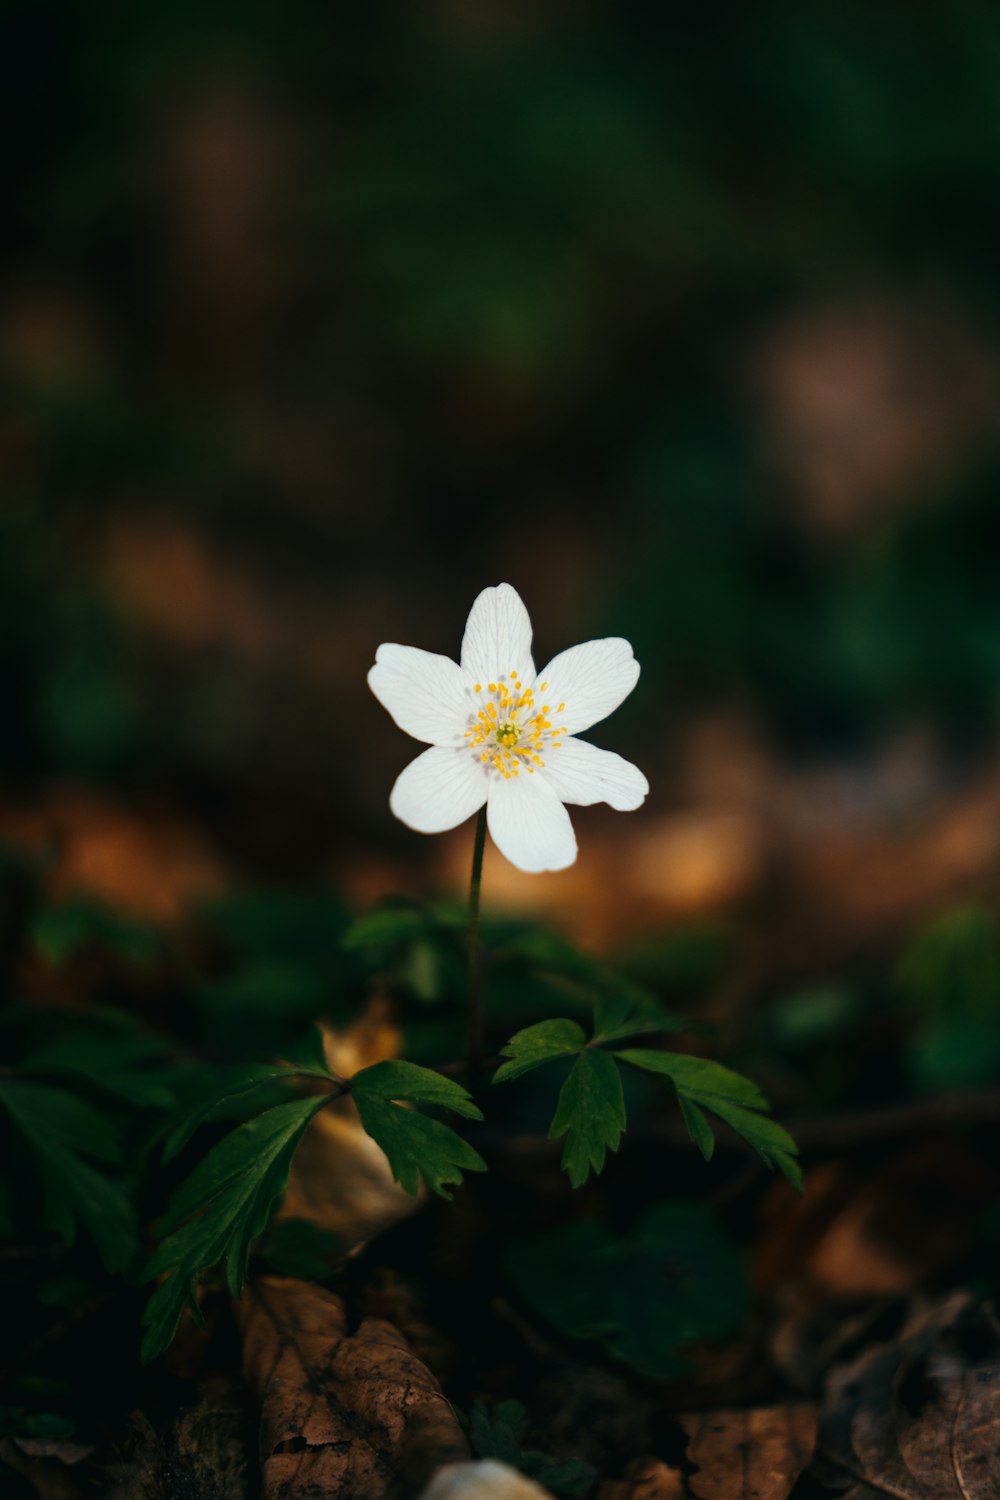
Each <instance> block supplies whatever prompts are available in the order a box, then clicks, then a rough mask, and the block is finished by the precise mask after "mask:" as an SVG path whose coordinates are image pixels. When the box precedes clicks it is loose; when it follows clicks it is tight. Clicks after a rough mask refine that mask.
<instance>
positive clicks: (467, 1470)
mask: <svg viewBox="0 0 1000 1500" xmlns="http://www.w3.org/2000/svg"><path fill="white" fill-rule="evenodd" d="M320 1118H321V1119H322V1118H325V1117H324V1116H320ZM622 1488H624V1485H623V1486H622ZM648 1493H651V1492H648ZM420 1500H551V1494H550V1492H549V1491H548V1490H543V1489H542V1488H541V1486H540V1485H537V1484H536V1483H535V1481H534V1480H533V1479H526V1478H525V1476H524V1475H523V1474H519V1473H518V1471H517V1470H516V1469H512V1468H511V1467H510V1466H509V1465H508V1464H505V1463H501V1462H500V1460H499V1459H498V1458H481V1459H477V1460H475V1461H473V1462H472V1463H464V1464H445V1465H444V1466H443V1467H442V1468H440V1469H438V1470H437V1471H436V1473H435V1474H434V1476H433V1477H432V1479H431V1481H430V1483H429V1484H428V1486H427V1488H426V1489H425V1490H423V1491H421V1494H420Z"/></svg>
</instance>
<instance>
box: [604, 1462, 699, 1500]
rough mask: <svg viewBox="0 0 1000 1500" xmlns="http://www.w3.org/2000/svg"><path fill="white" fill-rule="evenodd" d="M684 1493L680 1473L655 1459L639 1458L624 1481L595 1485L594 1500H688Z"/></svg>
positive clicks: (631, 1466)
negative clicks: (595, 1493) (595, 1494)
mask: <svg viewBox="0 0 1000 1500" xmlns="http://www.w3.org/2000/svg"><path fill="white" fill-rule="evenodd" d="M687 1494H688V1491H687V1487H686V1485H685V1483H684V1474H683V1471H682V1470H680V1469H674V1468H671V1467H670V1466H669V1465H668V1464H665V1463H663V1462H661V1460H660V1459H658V1458H638V1459H636V1460H635V1462H634V1463H632V1464H630V1465H629V1467H628V1471H627V1475H626V1478H624V1479H605V1480H604V1482H603V1483H602V1484H601V1485H599V1486H598V1490H597V1500H687Z"/></svg>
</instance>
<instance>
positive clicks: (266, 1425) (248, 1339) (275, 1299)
mask: <svg viewBox="0 0 1000 1500" xmlns="http://www.w3.org/2000/svg"><path fill="white" fill-rule="evenodd" d="M236 1315H237V1318H238V1320H239V1323H240V1327H241V1330H242V1333H243V1369H244V1374H245V1376H246V1379H247V1382H248V1384H249V1385H250V1387H251V1389H252V1390H253V1391H254V1392H255V1393H256V1396H257V1398H258V1400H259V1402H260V1408H261V1416H260V1458H261V1476H262V1483H261V1495H262V1497H263V1500H278V1497H279V1496H280V1497H281V1500H292V1497H294V1500H312V1497H316V1500H319V1497H320V1496H323V1497H325V1496H328V1495H344V1496H348V1495H349V1496H351V1497H356V1500H361V1497H364V1500H379V1497H381V1496H386V1495H389V1494H390V1493H392V1492H393V1490H394V1489H395V1487H396V1486H397V1485H404V1486H406V1487H408V1492H409V1491H410V1490H411V1489H412V1491H416V1489H417V1487H418V1486H419V1485H421V1484H423V1483H425V1482H426V1481H427V1479H428V1478H429V1476H430V1475H431V1474H432V1473H433V1472H434V1471H435V1470H436V1469H438V1468H440V1467H441V1466H442V1465H444V1464H447V1463H454V1462H461V1461H463V1460H466V1459H467V1458H468V1457H469V1450H468V1445H467V1444H466V1441H465V1438H464V1437H463V1435H462V1430H461V1428H460V1426H459V1424H458V1420H457V1418H456V1417H455V1414H454V1412H453V1411H452V1409H451V1407H450V1406H449V1404H448V1402H447V1401H446V1400H445V1398H444V1396H443V1395H442V1393H441V1390H440V1388H439V1386H438V1384H437V1381H436V1380H435V1379H434V1376H433V1375H432V1374H431V1372H430V1371H429V1370H428V1369H427V1367H426V1366H425V1365H423V1364H421V1362H420V1360H419V1359H417V1357H416V1355H415V1354H414V1353H413V1352H412V1350H411V1349H410V1348H409V1346H408V1344H407V1342H406V1340H405V1339H404V1338H403V1336H402V1334H401V1333H400V1332H399V1330H398V1329H397V1328H394V1327H393V1326H392V1324H391V1323H387V1322H385V1321H384V1320H383V1319H381V1318H365V1319H364V1320H363V1321H362V1323H361V1325H360V1327H359V1328H357V1329H356V1330H355V1331H354V1332H353V1333H350V1332H348V1320H347V1314H346V1311H345V1309H344V1304H343V1303H342V1302H341V1300H340V1298H339V1297H337V1296H335V1295H334V1293H333V1292H329V1291H326V1290H324V1289H323V1288H321V1287H317V1286H313V1285H311V1284H309V1283H306V1282H299V1281H290V1280H286V1279H283V1278H279V1277H263V1278H260V1279H259V1280H256V1281H253V1282H250V1283H249V1284H248V1285H247V1288H246V1291H245V1292H244V1294H243V1298H242V1300H241V1301H240V1302H238V1303H237V1304H236Z"/></svg>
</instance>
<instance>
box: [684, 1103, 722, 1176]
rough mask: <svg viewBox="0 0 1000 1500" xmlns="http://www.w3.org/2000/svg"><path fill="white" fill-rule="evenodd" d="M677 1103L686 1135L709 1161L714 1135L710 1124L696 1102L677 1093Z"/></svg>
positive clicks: (713, 1149) (713, 1144)
mask: <svg viewBox="0 0 1000 1500" xmlns="http://www.w3.org/2000/svg"><path fill="white" fill-rule="evenodd" d="M677 1103H678V1104H679V1105H680V1107H681V1114H682V1115H683V1117H684V1124H685V1125H686V1126H687V1129H688V1135H689V1136H690V1137H691V1139H692V1141H693V1142H694V1144H695V1145H696V1146H697V1147H698V1150H699V1151H700V1152H701V1154H702V1156H703V1157H704V1158H705V1160H706V1161H711V1160H712V1156H713V1153H714V1151H715V1136H714V1135H713V1134H712V1127H711V1125H709V1123H708V1121H707V1120H706V1119H705V1116H704V1115H703V1114H702V1112H701V1110H700V1109H699V1108H698V1106H697V1104H694V1103H693V1102H692V1101H691V1100H690V1099H689V1098H687V1096H686V1095H684V1094H678V1095H677Z"/></svg>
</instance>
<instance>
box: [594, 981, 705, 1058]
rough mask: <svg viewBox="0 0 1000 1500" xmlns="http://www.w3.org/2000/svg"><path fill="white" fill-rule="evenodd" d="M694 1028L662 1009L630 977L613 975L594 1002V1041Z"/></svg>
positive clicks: (612, 1040)
mask: <svg viewBox="0 0 1000 1500" xmlns="http://www.w3.org/2000/svg"><path fill="white" fill-rule="evenodd" d="M696 1029H697V1028H696V1027H694V1026H693V1025H692V1023H691V1022H690V1021H686V1020H684V1019H683V1018H682V1017H681V1016H675V1015H673V1014H672V1012H670V1011H668V1010H665V1009H664V1007H663V1006H662V1005H660V1003H659V1002H658V1001H657V1000H654V998H653V996H652V995H650V994H648V993H647V992H646V991H645V990H644V989H642V988H641V987H640V986H639V985H637V984H634V983H632V981H631V980H628V979H624V978H622V976H621V975H620V974H615V975H613V976H611V975H610V974H609V978H608V979H607V980H606V981H605V983H604V985H603V988H602V989H601V990H600V991H599V993H598V995H597V998H596V999H595V1002H594V1041H595V1042H617V1041H620V1040H621V1039H622V1038H623V1037H628V1036H646V1035H649V1034H651V1033H653V1032H657V1031H692V1030H696Z"/></svg>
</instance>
